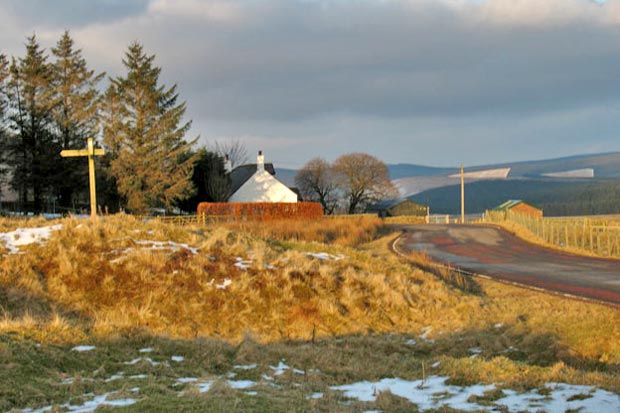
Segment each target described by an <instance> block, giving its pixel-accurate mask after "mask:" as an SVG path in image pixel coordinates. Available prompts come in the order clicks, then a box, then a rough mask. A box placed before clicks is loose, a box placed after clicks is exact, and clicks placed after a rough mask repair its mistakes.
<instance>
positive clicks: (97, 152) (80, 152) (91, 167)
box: [60, 138, 105, 218]
mask: <svg viewBox="0 0 620 413" xmlns="http://www.w3.org/2000/svg"><path fill="white" fill-rule="evenodd" d="M87 142H88V146H87V148H86V149H67V150H64V151H61V152H60V156H62V157H63V158H68V157H74V156H88V180H89V187H90V216H91V217H93V218H94V217H96V216H97V190H96V188H95V156H101V155H105V150H103V149H95V145H94V143H93V138H88V140H87Z"/></svg>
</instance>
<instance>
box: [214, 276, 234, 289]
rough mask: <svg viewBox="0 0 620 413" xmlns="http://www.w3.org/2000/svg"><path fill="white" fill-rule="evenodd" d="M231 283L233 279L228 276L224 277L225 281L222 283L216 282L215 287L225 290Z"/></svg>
mask: <svg viewBox="0 0 620 413" xmlns="http://www.w3.org/2000/svg"><path fill="white" fill-rule="evenodd" d="M231 284H232V280H231V279H230V278H226V279H224V282H223V283H222V284H215V288H217V289H218V290H225V289H226V287H228V286H229V285H231Z"/></svg>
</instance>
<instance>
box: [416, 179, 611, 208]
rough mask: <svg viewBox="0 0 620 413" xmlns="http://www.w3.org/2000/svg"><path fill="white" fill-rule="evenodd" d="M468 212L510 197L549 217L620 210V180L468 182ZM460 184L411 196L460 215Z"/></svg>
mask: <svg viewBox="0 0 620 413" xmlns="http://www.w3.org/2000/svg"><path fill="white" fill-rule="evenodd" d="M465 194H466V195H465V197H466V201H465V204H466V211H467V212H468V213H479V212H484V211H485V210H487V209H492V208H494V207H496V206H497V205H499V204H501V203H502V202H504V201H506V200H508V199H522V200H524V201H527V202H529V203H531V204H534V205H536V206H538V207H541V208H543V210H544V211H545V215H547V216H559V215H596V214H617V213H620V202H619V200H620V179H580V180H569V179H542V178H537V179H510V180H491V181H476V182H471V183H468V184H466V185H465ZM460 196H461V195H460V186H459V185H451V186H445V187H442V188H435V189H431V190H428V191H424V192H421V193H419V194H416V195H414V196H411V197H410V199H413V200H415V201H417V202H421V203H423V204H426V205H429V206H430V208H431V213H439V214H457V213H458V212H459V211H460Z"/></svg>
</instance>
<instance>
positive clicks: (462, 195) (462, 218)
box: [461, 165, 465, 224]
mask: <svg viewBox="0 0 620 413" xmlns="http://www.w3.org/2000/svg"><path fill="white" fill-rule="evenodd" d="M464 223H465V168H464V167H463V165H461V224H464Z"/></svg>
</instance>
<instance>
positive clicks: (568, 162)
mask: <svg viewBox="0 0 620 413" xmlns="http://www.w3.org/2000/svg"><path fill="white" fill-rule="evenodd" d="M388 168H389V169H390V176H391V177H392V179H393V180H394V183H395V185H396V186H397V187H398V188H399V190H400V192H401V195H402V196H406V197H408V196H412V195H416V194H418V193H420V192H423V191H426V190H430V189H433V188H440V187H444V186H447V185H452V184H455V183H458V179H457V178H448V177H449V176H450V175H453V174H456V173H458V172H459V169H458V168H456V167H455V168H433V167H425V166H420V165H407V164H397V165H388ZM503 168H510V172H509V173H508V175H507V177H506V179H508V180H512V179H515V178H516V179H520V178H544V177H547V176H555V177H557V178H558V179H566V180H571V179H574V178H578V177H583V178H589V179H592V178H595V179H596V178H620V152H614V153H604V154H595V155H578V156H570V157H564V158H557V159H546V160H540V161H524V162H514V163H501V164H489V165H479V166H471V167H466V168H465V171H466V173H468V174H470V175H475V174H474V173H475V172H481V171H489V172H491V171H497V170H502V169H503ZM407 171H409V172H411V173H415V172H416V171H419V173H420V174H419V175H409V176H403V174H404V173H408V172H407ZM432 171H436V172H438V174H435V175H432V176H429V175H428V174H427V173H430V172H432ZM491 175H492V174H491ZM477 176H478V177H477V178H471V179H468V181H469V182H472V181H474V180H479V179H484V174H483V173H481V174H477ZM491 178H493V177H492V176H491Z"/></svg>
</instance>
